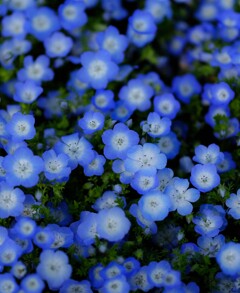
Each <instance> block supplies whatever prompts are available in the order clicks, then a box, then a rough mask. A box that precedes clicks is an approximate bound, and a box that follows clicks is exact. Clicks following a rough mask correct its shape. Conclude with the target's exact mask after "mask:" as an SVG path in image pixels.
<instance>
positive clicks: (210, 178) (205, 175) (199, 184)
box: [190, 163, 220, 192]
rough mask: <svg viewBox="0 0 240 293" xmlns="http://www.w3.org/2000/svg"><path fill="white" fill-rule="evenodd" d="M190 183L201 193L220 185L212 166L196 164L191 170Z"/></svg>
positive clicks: (214, 168)
mask: <svg viewBox="0 0 240 293" xmlns="http://www.w3.org/2000/svg"><path fill="white" fill-rule="evenodd" d="M190 181H191V183H192V185H193V186H194V187H196V188H197V189H198V190H199V191H201V192H208V191H210V190H212V189H213V188H215V187H217V186H218V185H219V184H220V177H219V175H218V173H217V168H216V166H215V165H214V164H211V163H210V164H209V163H208V164H205V165H201V164H197V165H195V166H194V167H193V168H192V171H191V177H190Z"/></svg>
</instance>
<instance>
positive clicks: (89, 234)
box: [76, 212, 99, 245]
mask: <svg viewBox="0 0 240 293" xmlns="http://www.w3.org/2000/svg"><path fill="white" fill-rule="evenodd" d="M97 225H98V214H95V213H90V212H82V213H81V222H80V224H79V225H78V227H77V230H76V235H77V241H78V242H79V243H80V244H83V245H91V244H93V243H95V240H96V237H98V236H99V234H98V233H97Z"/></svg>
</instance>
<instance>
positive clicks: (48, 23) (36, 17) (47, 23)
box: [27, 6, 60, 41]
mask: <svg viewBox="0 0 240 293" xmlns="http://www.w3.org/2000/svg"><path fill="white" fill-rule="evenodd" d="M27 15H28V17H29V22H30V28H29V33H31V34H32V35H33V36H34V37H35V38H36V39H38V40H39V41H43V40H44V39H45V38H47V37H49V36H50V35H51V34H52V33H53V32H55V31H57V30H59V29H60V23H59V19H58V17H57V15H56V13H55V11H54V10H52V9H51V8H49V7H45V6H43V7H37V8H31V9H29V10H28V11H27Z"/></svg>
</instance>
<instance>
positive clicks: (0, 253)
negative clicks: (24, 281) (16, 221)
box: [0, 238, 22, 292]
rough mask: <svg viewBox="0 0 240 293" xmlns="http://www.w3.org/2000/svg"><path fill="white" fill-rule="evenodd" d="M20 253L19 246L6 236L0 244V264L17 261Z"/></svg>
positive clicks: (11, 263) (7, 264)
mask: <svg viewBox="0 0 240 293" xmlns="http://www.w3.org/2000/svg"><path fill="white" fill-rule="evenodd" d="M21 255H22V248H21V246H20V245H18V244H17V243H16V242H15V241H13V240H12V239H11V238H8V239H6V240H5V241H4V242H3V244H2V245H1V246H0V265H3V266H11V265H13V264H14V263H16V262H17V261H18V258H19V257H20V256H21ZM0 292H1V291H0Z"/></svg>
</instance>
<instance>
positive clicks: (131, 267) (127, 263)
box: [122, 256, 140, 277]
mask: <svg viewBox="0 0 240 293" xmlns="http://www.w3.org/2000/svg"><path fill="white" fill-rule="evenodd" d="M122 266H123V267H124V269H125V273H124V274H125V276H126V277H129V276H131V274H132V273H133V272H135V271H137V270H138V269H139V268H140V262H139V261H138V260H137V259H136V258H135V257H132V256H130V257H128V258H126V259H125V260H124V262H123V263H122Z"/></svg>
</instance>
